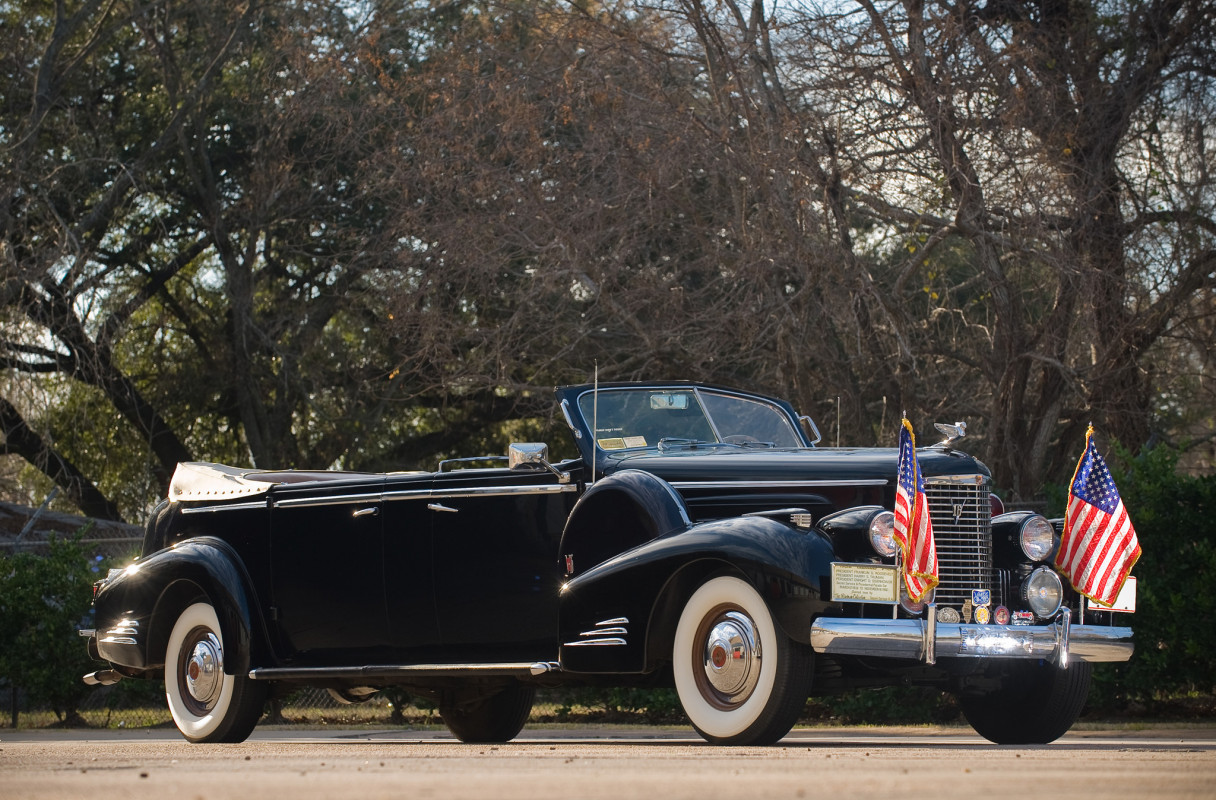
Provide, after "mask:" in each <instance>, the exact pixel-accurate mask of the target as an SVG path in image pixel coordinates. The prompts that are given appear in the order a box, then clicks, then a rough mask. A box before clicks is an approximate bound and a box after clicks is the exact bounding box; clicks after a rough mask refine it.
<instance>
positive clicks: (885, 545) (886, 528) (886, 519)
mask: <svg viewBox="0 0 1216 800" xmlns="http://www.w3.org/2000/svg"><path fill="white" fill-rule="evenodd" d="M869 538H870V547H873V548H874V552H875V553H878V554H879V555H880V556H883V557H884V558H890V557H891V556H893V555H895V549H896V544H895V515H894V514H893V513H891V512H890V511H883V512H882V513H880V514H875V515H874V517H873V518H872V519H871V520H870V530H869Z"/></svg>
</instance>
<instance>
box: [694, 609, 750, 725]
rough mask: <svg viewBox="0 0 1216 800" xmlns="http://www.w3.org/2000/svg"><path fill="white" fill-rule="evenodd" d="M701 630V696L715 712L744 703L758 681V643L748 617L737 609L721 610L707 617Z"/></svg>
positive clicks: (698, 682)
mask: <svg viewBox="0 0 1216 800" xmlns="http://www.w3.org/2000/svg"><path fill="white" fill-rule="evenodd" d="M702 627H703V629H704V633H703V634H702V637H703V638H702V639H701V640H702V641H703V642H704V646H703V648H702V652H701V656H702V658H701V664H700V668H701V674H702V675H703V676H704V680H698V681H697V684H698V687H699V688H700V689H701V694H702V695H703V696H704V697H705V699H706V700H708V701H709V702H710V703H712V704H713V705H715V706H717V707H718V708H731V707H733V706H737V705H739V704H740V703H744V702H746V701H747V698H748V697H750V696H751V694H752V692H753V691H754V690H755V688H756V683H757V682H758V681H759V680H760V658H761V648H760V640H759V638H758V637H757V635H756V626H755V624H754V623H753V622H752V619H751V617H749V616H747V614H745V613H743V612H742V611H740V610H738V609H731V610H723V611H721V612H719V613H716V614H711V615H710V616H709V617H707V619H706V620H705V622H704V623H703V626H702ZM699 638H700V637H699Z"/></svg>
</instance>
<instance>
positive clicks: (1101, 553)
mask: <svg viewBox="0 0 1216 800" xmlns="http://www.w3.org/2000/svg"><path fill="white" fill-rule="evenodd" d="M1066 520H1067V522H1066V525H1065V530H1064V536H1063V538H1062V540H1061V542H1060V553H1059V555H1058V556H1057V557H1056V563H1057V564H1058V565H1059V566H1060V569H1061V570H1062V571H1063V572H1064V574H1065V575H1067V576H1068V579H1069V580H1070V581H1072V585H1073V586H1074V587H1075V588H1076V590H1077V591H1079V592H1080V593H1081V594H1083V595H1086V596H1087V597H1090V598H1093V599H1094V600H1097V601H1099V602H1101V603H1105V604H1106V605H1110V604H1112V603H1114V602H1115V598H1116V597H1118V596H1119V589H1120V588H1122V586H1123V581H1124V580H1125V579H1126V578H1127V576H1128V573H1130V572H1131V570H1132V566H1134V565H1135V563H1136V561H1137V559H1139V558H1140V543H1139V541H1138V540H1137V538H1136V531H1135V529H1134V528H1133V527H1132V523H1131V520H1130V519H1129V518H1128V516H1127V509H1125V508H1124V507H1123V501H1122V500H1120V501H1119V503H1118V505H1117V506H1116V507H1115V511H1114V513H1113V514H1107V513H1106V512H1105V511H1103V510H1102V509H1100V508H1098V507H1097V506H1093V505H1090V504H1089V503H1087V502H1085V501H1084V500H1081V499H1079V498H1077V497H1072V496H1070V497H1069V502H1068V513H1067V516H1066Z"/></svg>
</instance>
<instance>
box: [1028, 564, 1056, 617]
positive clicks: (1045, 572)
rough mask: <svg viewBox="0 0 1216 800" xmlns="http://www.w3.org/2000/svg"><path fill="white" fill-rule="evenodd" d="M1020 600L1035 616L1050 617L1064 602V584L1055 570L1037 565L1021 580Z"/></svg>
mask: <svg viewBox="0 0 1216 800" xmlns="http://www.w3.org/2000/svg"><path fill="white" fill-rule="evenodd" d="M1022 600H1023V601H1024V602H1025V603H1026V606H1027V607H1028V608H1029V609H1030V610H1031V611H1033V612H1034V614H1035V616H1037V617H1041V618H1043V619H1047V618H1050V617H1052V616H1054V615H1055V613H1056V612H1057V611H1059V610H1060V605H1061V604H1062V603H1063V602H1064V584H1063V582H1062V581H1061V580H1060V576H1059V575H1057V574H1056V572H1055V570H1053V569H1051V568H1050V567H1039V568H1038V569H1036V570H1035V571H1034V572H1032V573H1030V575H1029V577H1027V578H1026V580H1024V581H1023V582H1022Z"/></svg>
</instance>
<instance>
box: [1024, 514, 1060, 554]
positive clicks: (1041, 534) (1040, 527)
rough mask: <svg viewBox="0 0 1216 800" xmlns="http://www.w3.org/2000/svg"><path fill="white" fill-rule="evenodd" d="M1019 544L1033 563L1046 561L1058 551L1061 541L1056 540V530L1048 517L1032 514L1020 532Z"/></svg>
mask: <svg viewBox="0 0 1216 800" xmlns="http://www.w3.org/2000/svg"><path fill="white" fill-rule="evenodd" d="M1018 544H1019V545H1021V547H1022V552H1023V553H1024V554H1025V555H1026V557H1027V558H1029V559H1030V560H1031V561H1045V560H1046V559H1047V558H1049V557H1050V556H1051V554H1052V553H1054V552H1055V551H1056V547H1057V546H1058V545H1059V540H1058V539H1057V538H1056V529H1055V528H1053V527H1052V526H1051V523H1050V522H1048V521H1047V519H1046V517H1041V516H1039V515H1038V514H1032V515H1031V516H1028V517H1027V518H1026V519H1025V520H1023V522H1022V528H1021V530H1019V531H1018Z"/></svg>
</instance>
